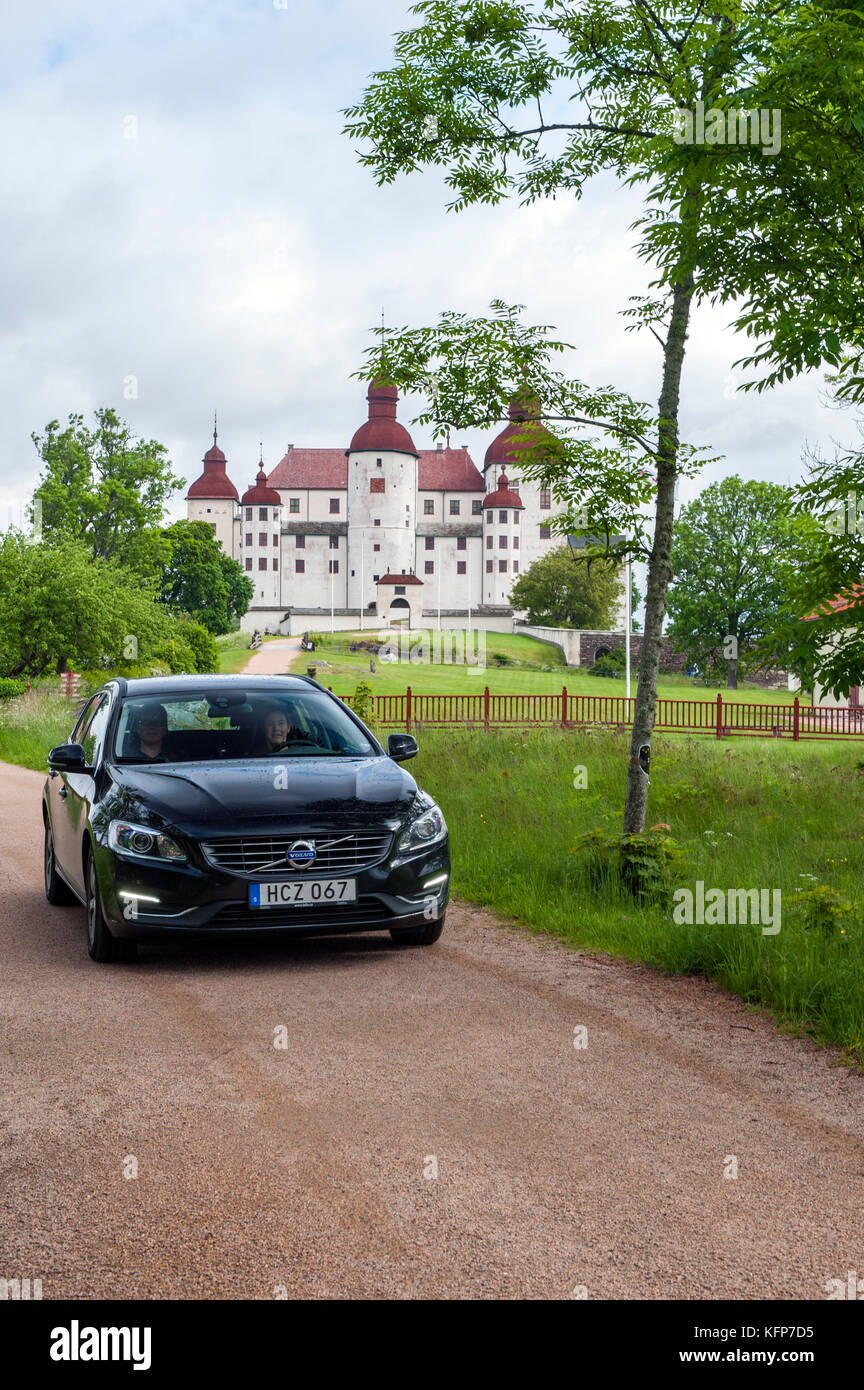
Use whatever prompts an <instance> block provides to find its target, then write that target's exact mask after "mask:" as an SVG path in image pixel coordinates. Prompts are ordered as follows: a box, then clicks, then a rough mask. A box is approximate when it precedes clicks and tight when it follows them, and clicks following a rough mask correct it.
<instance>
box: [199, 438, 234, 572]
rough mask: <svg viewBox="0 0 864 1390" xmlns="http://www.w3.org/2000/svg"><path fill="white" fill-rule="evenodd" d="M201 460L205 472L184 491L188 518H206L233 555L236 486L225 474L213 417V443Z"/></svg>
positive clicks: (219, 539)
mask: <svg viewBox="0 0 864 1390" xmlns="http://www.w3.org/2000/svg"><path fill="white" fill-rule="evenodd" d="M202 463H203V464H204V472H203V473H202V474H201V476H200V478H196V479H195V481H194V483H193V484H192V486H191V487H190V488H189V491H188V492H187V494H186V504H187V505H186V515H187V517H188V519H189V520H190V521H206V522H207V524H208V525H209V526H210V527H211V529H212V531H213V534H214V536H215V537H216V539H217V541H218V542H219V544H220V545H221V546H222V549H223V550H224V551H225V554H226V555H230V556H232V557H233V556H234V515H235V511H236V507H237V501H238V497H237V489H236V487H235V486H234V484H233V483H232V481H231V479H230V478H229V477H228V472H227V467H226V459H225V455H224V454H223V452H222V450H221V449H220V448H219V446H218V445H217V443H216V423H215V421H214V423H213V447H212V448H210V449H208V450H207V452H206V454H205V455H204V458H203V459H202Z"/></svg>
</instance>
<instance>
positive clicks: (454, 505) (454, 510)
mask: <svg viewBox="0 0 864 1390" xmlns="http://www.w3.org/2000/svg"><path fill="white" fill-rule="evenodd" d="M450 515H451V516H458V515H459V503H458V501H457V500H456V498H455V497H451V498H450Z"/></svg>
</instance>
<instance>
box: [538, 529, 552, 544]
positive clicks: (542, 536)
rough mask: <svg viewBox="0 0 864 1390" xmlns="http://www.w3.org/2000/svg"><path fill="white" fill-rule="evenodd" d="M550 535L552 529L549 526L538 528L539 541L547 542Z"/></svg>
mask: <svg viewBox="0 0 864 1390" xmlns="http://www.w3.org/2000/svg"><path fill="white" fill-rule="evenodd" d="M551 535H552V528H551V527H550V526H541V527H540V539H541V541H548V539H549V537H550V536H551Z"/></svg>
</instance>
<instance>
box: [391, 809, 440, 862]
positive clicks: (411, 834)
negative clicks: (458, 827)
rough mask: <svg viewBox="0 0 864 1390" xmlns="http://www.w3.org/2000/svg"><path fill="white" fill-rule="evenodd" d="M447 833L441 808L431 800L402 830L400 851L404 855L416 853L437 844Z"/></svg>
mask: <svg viewBox="0 0 864 1390" xmlns="http://www.w3.org/2000/svg"><path fill="white" fill-rule="evenodd" d="M446 834H447V822H446V821H445V819H444V817H443V815H442V813H441V808H440V806H436V805H435V802H434V801H430V802H428V803H427V804H426V805H424V806H423V808H422V809H421V811H420V813H419V814H418V815H417V816H415V818H414V820H412V821H411V823H410V825H408V826H407V828H406V829H405V830H403V831H402V834H401V835H400V837H399V845H398V853H399V855H400V856H403V857H404V856H405V855H406V854H416V853H417V851H418V850H422V849H426V847H427V846H428V845H435V844H437V843H438V841H439V840H443V839H444V837H445V835H446Z"/></svg>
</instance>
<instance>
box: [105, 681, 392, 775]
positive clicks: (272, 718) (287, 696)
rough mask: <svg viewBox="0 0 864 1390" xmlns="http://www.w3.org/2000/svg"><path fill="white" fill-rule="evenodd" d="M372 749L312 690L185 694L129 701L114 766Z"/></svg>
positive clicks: (334, 707) (331, 703)
mask: <svg viewBox="0 0 864 1390" xmlns="http://www.w3.org/2000/svg"><path fill="white" fill-rule="evenodd" d="M377 751H378V750H377V749H376V748H375V746H374V745H373V744H372V743H371V742H370V740H369V739H368V738H367V737H366V736H365V734H364V733H363V731H362V729H359V728H358V727H357V725H356V724H354V723H353V721H352V720H351V719H350V718H349V717H348V715H347V714H346V713H345V711H344V710H343V709H342V707H341V706H340V705H338V704H337V703H336V702H335V700H331V699H330V698H329V696H327V695H325V694H324V693H323V691H319V690H315V689H312V688H310V689H307V690H297V691H290V692H289V691H284V692H283V691H280V692H279V693H277V694H275V695H271V694H269V693H268V692H266V691H261V690H230V689H226V690H218V689H214V690H213V691H206V690H201V691H200V692H199V691H195V690H192V691H190V690H185V691H183V692H182V693H179V692H178V693H177V694H176V695H174V694H169V693H166V694H164V695H151V696H148V697H146V698H145V697H143V696H141V697H134V696H129V697H128V698H127V699H126V700H124V702H123V707H122V709H121V711H120V719H119V722H118V725H117V733H116V736H115V740H114V756H115V758H116V759H117V761H119V762H134V763H200V762H211V761H213V760H214V759H220V760H221V759H225V758H240V759H243V760H244V761H245V760H249V759H258V758H262V759H263V758H290V757H307V758H309V757H358V756H369V754H374V753H376V752H377Z"/></svg>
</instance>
